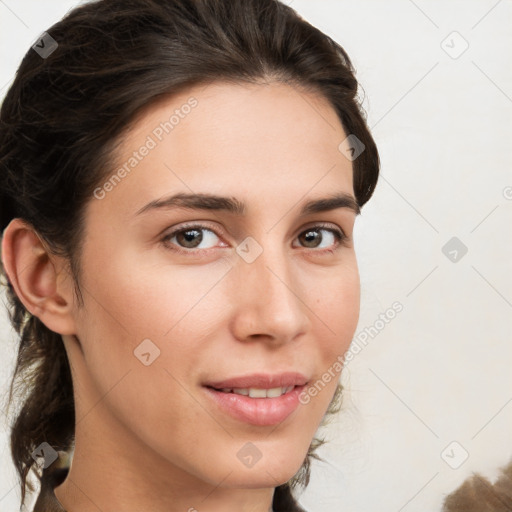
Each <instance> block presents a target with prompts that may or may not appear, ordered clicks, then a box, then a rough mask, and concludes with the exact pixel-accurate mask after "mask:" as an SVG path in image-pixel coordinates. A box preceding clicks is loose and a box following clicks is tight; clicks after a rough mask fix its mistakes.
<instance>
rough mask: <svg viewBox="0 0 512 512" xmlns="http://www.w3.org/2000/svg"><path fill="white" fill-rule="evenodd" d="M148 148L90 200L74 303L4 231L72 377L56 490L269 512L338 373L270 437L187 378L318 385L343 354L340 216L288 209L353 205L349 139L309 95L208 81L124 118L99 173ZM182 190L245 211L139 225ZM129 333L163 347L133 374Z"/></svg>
mask: <svg viewBox="0 0 512 512" xmlns="http://www.w3.org/2000/svg"><path fill="white" fill-rule="evenodd" d="M191 97H194V98H195V99H196V100H197V105H196V106H195V107H194V108H192V109H191V110H190V112H189V113H188V114H187V115H184V116H182V117H180V120H179V123H177V124H176V126H174V128H173V129H172V131H169V133H164V134H161V135H162V137H161V139H162V140H158V138H157V137H156V135H155V132H154V130H155V127H158V126H159V125H160V123H161V122H163V121H165V120H168V119H169V117H170V115H171V114H172V112H173V111H174V110H175V109H180V108H181V107H182V106H183V105H184V104H185V103H187V100H189V99H190V98H191ZM185 110H186V111H188V109H182V110H181V112H182V113H183V112H184V111H185ZM157 133H159V132H157ZM149 135H151V136H152V138H153V139H154V140H155V142H156V146H155V147H154V148H151V149H150V150H149V151H148V152H147V154H146V156H144V157H143V158H141V159H140V161H139V162H138V163H137V165H136V166H135V167H134V168H133V169H132V170H131V172H129V174H126V175H124V176H123V177H122V179H121V180H120V181H119V182H116V184H115V186H112V187H109V186H106V187H105V188H102V190H103V191H104V192H105V193H104V194H103V193H101V194H98V197H100V196H101V195H102V197H101V198H97V197H91V200H90V202H89V203H88V205H87V208H86V217H85V221H86V233H85V240H84V246H83V252H82V254H81V269H82V275H81V281H80V288H81V290H82V294H83V298H84V305H83V307H79V305H78V304H77V301H76V299H75V297H74V294H73V286H72V279H71V277H70V275H69V271H68V266H67V262H66V261H65V260H63V259H62V258H59V257H57V256H55V255H52V254H48V251H47V250H46V248H45V247H44V245H43V244H42V243H41V240H40V239H39V237H38V236H37V235H36V234H35V233H34V232H33V231H32V230H31V229H30V226H27V225H26V224H25V223H24V222H22V221H21V220H20V219H15V220H13V221H12V222H11V224H10V225H9V226H8V228H6V230H5V232H4V239H3V247H2V251H3V252H2V253H3V260H4V265H5V268H6V270H7V273H8V275H9V278H10V280H11V282H12V283H13V285H14V287H15V290H16V292H17V294H18V296H19V297H20V298H21V300H22V301H23V303H24V304H25V306H26V307H27V309H28V310H29V311H31V312H32V313H33V314H35V315H37V316H38V317H39V318H40V319H41V320H42V321H43V322H44V323H45V324H46V325H47V326H48V327H49V328H50V329H52V330H53V331H55V332H58V333H60V334H62V337H63V341H64V344H65V348H66V352H67V354H68V357H69V360H70V363H71V367H72V376H73V382H74V392H75V405H76V417H77V424H76V440H75V441H76V447H75V453H74V459H73V463H72V466H71V469H70V472H69V475H68V477H67V478H66V480H65V481H64V483H63V484H62V485H60V486H59V487H58V488H57V489H56V492H55V494H56V496H57V498H58V500H59V501H60V503H61V504H62V506H63V507H64V508H65V509H66V510H67V511H68V512H98V511H102V512H121V511H122V512H132V511H133V512H135V511H141V510H151V511H153V512H164V511H165V512H178V511H179V512H184V511H189V512H194V511H195V510H196V511H197V512H226V511H233V512H235V511H236V512H267V511H268V510H269V509H270V507H271V503H272V496H273V493H274V488H275V487H276V486H277V485H280V484H282V483H284V482H286V481H288V480H289V479H290V478H291V477H292V476H293V475H294V474H295V473H296V472H297V471H298V469H299V467H300V466H301V464H302V462H303V460H304V457H305V456H306V453H307V450H308V447H309V445H310V443H311V440H312V438H313V436H314V434H315V432H316V430H317V428H318V426H319V423H320V421H321V419H322V417H323V415H324V413H325V411H326V409H327V407H328V405H329V403H330V401H331V399H332V397H333V393H334V391H335V388H336V384H337V379H331V380H330V382H329V383H328V384H326V386H325V389H323V390H322V391H321V392H319V393H318V394H316V396H314V397H312V398H311V400H310V402H309V403H308V404H306V405H302V404H301V405H299V406H298V407H297V409H296V410H294V411H293V413H292V414H290V415H289V416H288V417H287V418H286V419H285V420H284V421H282V422H280V423H279V424H277V425H270V426H269V425H267V426H258V425H254V424H250V423H248V422H244V421H241V420H239V419H236V418H234V417H232V416H230V415H229V414H226V413H225V412H224V411H222V410H221V409H220V408H219V407H218V406H217V404H216V403H214V402H213V401H212V400H211V398H210V397H209V396H208V394H207V393H206V390H205V387H204V386H203V384H204V383H205V382H209V381H213V380H220V379H224V378H228V377H237V376H241V375H246V374H252V373H266V374H278V373H282V372H286V371H297V372H301V373H303V374H304V375H305V376H306V377H307V378H308V381H309V382H315V381H317V380H318V379H321V378H322V375H323V374H325V372H326V371H327V370H328V368H330V367H332V365H333V363H334V362H335V361H336V359H337V358H338V357H339V356H340V355H342V354H344V353H345V352H346V350H347V349H348V347H349V344H350V341H351V339H352V337H353V334H354V331H355V329H356V326H357V321H358V316H359V298H360V296H359V274H358V268H357V262H356V256H355V250H354V244H353V240H352V235H353V228H354V222H355V218H356V213H355V211H354V210H353V209H351V208H349V207H337V208H334V209H330V210H327V211H321V212H317V213H308V214H306V215H302V216H301V215H300V210H301V208H302V206H303V205H304V204H305V203H306V202H308V201H311V200H314V199H319V198H328V197H331V196H333V195H334V194H345V195H346V196H349V197H352V198H353V196H354V191H353V181H352V164H351V162H350V161H349V160H348V159H347V158H345V156H344V155H342V154H341V152H340V151H339V150H338V145H339V144H340V142H341V141H342V140H344V139H345V138H346V134H345V133H344V132H343V129H342V126H341V124H340V122H339V120H338V117H337V115H336V113H335V111H334V110H333V109H332V107H331V106H330V105H329V104H328V103H327V102H326V100H324V99H323V98H321V97H319V96H316V95H314V94H312V93H305V92H304V91H299V90H297V89H295V88H292V87H291V86H290V85H287V84H282V83H271V84H258V85H255V84H252V85H235V84H225V83H217V84H211V85H209V86H207V87H205V86H200V87H194V88H191V89H189V90H187V91H185V92H183V93H180V94H179V95H176V96H173V97H169V98H166V99H164V100H162V101H160V102H159V103H157V104H155V105H153V106H152V107H151V108H150V109H149V110H147V111H146V112H145V113H144V114H143V115H142V116H140V117H139V118H138V119H137V120H136V122H135V123H134V126H133V127H132V129H131V130H130V132H129V133H128V134H127V135H126V136H125V137H124V139H123V142H122V145H121V146H120V147H119V151H118V154H117V163H118V166H116V167H115V168H113V169H112V174H114V173H115V172H116V170H117V169H118V168H119V167H120V166H122V165H123V163H125V162H127V161H128V159H129V158H130V156H132V155H133V152H134V151H139V149H140V148H141V146H143V145H144V144H145V143H147V141H148V136H149ZM142 152H144V151H142ZM139 157H140V153H139ZM109 177H110V176H109ZM107 179H108V178H107ZM101 186H102V184H100V187H101ZM106 189H108V191H106ZM180 192H181V193H186V194H191V193H205V194H206V193H207V194H215V195H221V196H226V197H229V198H236V199H237V200H238V201H240V202H243V203H245V214H244V215H238V214H236V213H233V212H228V211H225V210H208V209H197V208H177V207H173V208H163V207H162V208H153V209H148V210H146V211H145V212H143V213H140V214H137V212H138V211H139V210H141V209H142V208H143V207H144V206H145V205H147V204H148V203H150V202H151V201H155V200H159V199H162V198H164V197H167V196H169V195H172V194H176V193H180ZM185 223H186V225H185ZM190 223H192V224H193V225H194V226H195V230H199V233H198V234H196V238H195V239H194V238H193V237H192V236H190V235H189V239H188V240H189V241H188V245H185V244H186V243H187V241H186V240H185V239H184V237H183V235H178V236H176V235H174V236H171V231H173V230H174V229H175V228H180V229H183V231H182V232H181V233H183V232H187V229H188V230H190ZM197 224H201V225H202V227H198V226H197ZM318 224H322V225H321V226H319V227H318ZM185 228H187V229H185ZM312 228H315V229H314V231H316V236H317V238H313V237H312V236H311V237H309V238H306V235H305V233H308V232H309V231H310V230H311V229H312ZM333 229H334V230H341V231H342V232H343V234H344V235H345V236H346V240H345V241H342V242H338V241H337V239H336V236H335V235H333V232H332V231H331V230H333ZM192 234H193V233H192ZM201 234H202V241H200V240H201V239H200V236H201ZM313 234H315V233H313ZM249 236H250V237H252V239H253V240H254V241H256V243H257V245H254V244H253V245H249V246H247V247H249V253H251V254H255V253H254V252H253V251H257V250H258V246H259V247H260V248H261V249H262V252H261V254H259V255H258V256H257V257H256V258H255V259H254V261H252V262H250V263H249V262H247V261H246V260H245V259H244V258H243V257H242V256H241V254H242V253H239V252H237V251H236V248H237V246H239V245H240V244H242V242H244V240H246V238H247V237H249ZM164 237H167V238H166V240H163V239H164ZM193 241H195V243H197V242H199V241H200V243H197V247H194V246H193V243H194V242H193ZM251 243H252V242H251ZM180 249H181V251H182V252H178V251H179V250H180ZM202 249H204V250H202ZM329 249H332V251H331V252H329ZM201 250H202V251H201ZM199 251H201V252H199ZM145 339H149V340H151V343H152V344H153V345H154V347H157V348H158V350H159V351H160V353H159V355H158V357H155V354H156V352H155V351H154V350H155V349H154V348H153V345H151V344H150V345H147V347H149V349H148V350H149V351H150V356H144V357H146V359H148V357H149V359H151V362H150V364H148V365H146V364H143V363H142V362H141V360H140V359H139V358H138V357H136V355H135V354H134V350H135V351H136V349H137V347H138V346H139V345H140V344H141V342H142V341H143V340H145ZM146 343H147V342H146ZM146 352H147V350H146ZM153 358H154V359H153ZM248 442H251V443H253V444H254V445H255V446H256V447H257V449H258V450H259V453H260V454H261V459H260V460H259V461H258V462H257V463H256V464H254V465H253V466H252V467H248V466H247V465H245V464H244V463H242V461H241V459H240V457H239V456H237V454H238V453H239V451H240V450H241V449H242V448H243V447H244V446H246V444H247V443H248Z"/></svg>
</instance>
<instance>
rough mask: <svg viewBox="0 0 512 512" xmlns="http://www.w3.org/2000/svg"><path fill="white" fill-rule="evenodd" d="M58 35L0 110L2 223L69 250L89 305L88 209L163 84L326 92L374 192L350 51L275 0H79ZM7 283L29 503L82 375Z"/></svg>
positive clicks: (20, 76)
mask: <svg viewBox="0 0 512 512" xmlns="http://www.w3.org/2000/svg"><path fill="white" fill-rule="evenodd" d="M48 34H49V36H50V37H51V38H52V39H53V40H55V42H56V43H57V45H58V46H57V47H56V48H55V49H54V50H53V51H52V52H51V53H50V54H49V55H46V56H41V55H40V53H38V52H37V51H35V50H34V49H29V50H28V52H27V53H26V55H25V56H24V58H23V60H22V62H21V64H20V66H19V69H18V71H17V75H16V78H15V80H14V82H13V84H12V85H11V87H10V88H9V90H8V92H7V94H6V96H5V99H4V101H3V104H2V108H1V111H0V230H1V231H3V229H4V228H5V227H6V226H7V225H8V223H9V222H10V220H11V219H13V218H16V217H20V218H22V219H24V220H25V221H27V222H28V223H29V224H30V225H31V226H32V227H33V228H34V229H35V230H36V231H37V233H38V234H39V235H40V237H41V239H42V240H43V241H44V242H45V243H46V244H47V245H48V248H49V249H50V250H51V251H52V252H54V253H55V254H59V255H62V256H65V257H66V258H68V260H69V262H70V267H71V271H72V274H73V278H74V281H75V291H76V295H77V299H78V301H79V303H80V301H81V292H80V285H79V283H80V252H81V251H80V248H81V241H82V240H83V238H82V237H83V233H84V206H85V205H86V203H87V202H88V201H90V200H91V198H92V195H93V190H94V189H95V187H97V186H98V184H101V183H102V181H104V179H105V177H106V176H108V175H109V174H110V173H111V169H112V165H113V163H114V160H113V157H114V154H115V151H114V150H115V148H116V145H117V144H118V143H119V141H120V138H121V137H122V134H123V132H124V131H125V130H126V129H127V127H128V126H129V125H130V123H132V122H133V121H134V119H135V117H136V115H138V114H140V113H141V112H143V111H144V109H145V108H147V107H148V106H150V105H151V104H152V103H154V102H155V101H157V100H158V99H159V98H162V97H163V96H164V95H169V94H174V93H177V92H180V91H183V90H186V89H187V88H188V87H190V86H193V85H198V84H202V83H204V84H206V83H211V82H215V81H231V82H234V83H239V82H244V81H245V82H253V83H258V82H260V81H269V80H270V81H281V82H286V83H289V84H291V85H294V86H296V87H299V88H302V89H303V90H306V91H312V92H315V93H318V94H320V95H321V96H323V97H324V98H326V99H327V100H328V101H329V102H330V104H331V105H332V107H333V108H334V109H335V111H336V112H337V114H338V116H339V119H340V121H341V123H342V125H343V128H344V130H345V132H346V134H347V135H348V134H353V135H355V136H356V137H357V139H359V140H360V141H361V142H362V144H364V151H363V152H362V153H361V154H360V155H359V156H358V158H357V159H355V160H354V161H353V182H354V193H355V197H356V200H357V202H358V204H359V205H360V206H362V205H364V204H365V203H366V202H367V201H368V199H369V198H370V197H371V195H372V194H373V191H374V189H375V186H376V183H377V178H378V174H379V156H378V152H377V148H376V145H375V142H374V140H373V138H372V136H371V134H370V132H369V130H368V128H367V124H366V121H365V115H364V112H363V110H362V108H361V105H360V100H359V96H358V82H357V80H356V78H355V76H354V69H353V67H352V64H351V62H350V60H349V57H348V56H347V54H346V52H345V51H344V49H343V48H342V47H341V46H340V45H339V44H337V43H336V42H334V41H333V40H332V39H331V38H330V37H328V36H327V35H325V34H324V33H322V32H321V31H320V30H318V29H317V28H315V27H313V26H312V25H310V24H309V23H308V22H306V21H305V20H304V19H302V18H301V17H300V16H299V15H298V14H297V13H296V12H295V11H294V10H293V9H291V8H290V7H288V6H286V5H284V4H282V3H280V2H279V1H277V0H99V1H95V2H89V3H85V4H82V5H80V6H78V7H76V8H75V9H73V10H72V11H70V12H69V13H68V14H67V15H66V16H65V17H64V18H63V19H62V20H61V21H60V22H58V23H56V24H55V25H53V26H52V27H51V28H49V29H48ZM48 41H51V40H49V39H48V38H47V43H48ZM46 48H48V46H46ZM340 142H341V141H340ZM2 273H4V272H3V269H2ZM6 285H7V296H8V300H9V308H10V316H11V321H12V324H13V326H14V328H15V329H16V331H17V333H19V335H20V345H19V352H18V356H17V362H16V368H15V373H14V377H13V379H12V382H11V388H10V393H9V403H10V404H12V403H13V402H14V400H16V401H18V402H19V403H21V404H22V406H21V408H20V411H19V413H18V414H17V416H16V418H15V421H14V422H13V426H12V433H11V452H12V457H13V460H14V464H15V466H16V469H17V472H18V473H19V476H20V478H21V491H22V502H24V500H25V493H26V487H27V486H28V488H29V489H30V491H33V490H34V489H33V488H32V486H31V485H30V482H29V481H27V476H28V474H29V472H30V470H31V468H32V467H33V466H34V459H33V458H32V456H31V454H32V452H33V450H34V448H35V447H37V446H38V445H39V444H40V443H41V442H43V441H46V442H47V443H49V444H50V445H51V446H52V447H54V448H55V449H56V450H63V451H66V450H69V449H70V447H71V445H72V442H73V436H74V422H75V411H74V400H73V383H72V378H71V372H70V367H69V361H68V359H67V355H66V352H65V349H64V345H63V343H62V339H61V336H60V335H59V334H57V333H54V332H52V331H50V330H49V329H48V328H47V327H46V326H45V325H44V324H43V323H42V322H41V321H40V320H39V319H38V318H37V317H36V316H33V315H31V314H30V313H29V312H28V311H27V310H26V309H25V308H24V306H23V304H22V303H21V301H20V300H19V298H18V297H17V296H16V294H15V292H14V290H13V287H12V285H11V283H10V282H9V281H8V279H6ZM340 392H341V387H340V386H338V389H337V392H336V394H335V398H334V399H333V401H332V402H331V407H330V409H329V411H328V412H334V411H335V410H337V407H336V406H335V405H336V403H338V402H339V397H340V396H341V393H340ZM321 443H322V441H320V440H318V439H314V440H313V442H312V444H311V447H310V450H309V453H308V456H307V457H306V460H305V461H304V464H303V465H302V467H301V469H300V470H299V472H298V473H297V475H295V477H294V478H293V479H292V480H291V481H290V482H288V483H287V484H284V485H281V486H279V487H278V488H276V492H275V496H274V507H275V510H276V511H279V512H281V511H284V510H299V509H298V506H297V505H294V503H295V502H294V500H293V498H292V495H291V489H293V488H294V487H295V486H296V485H298V484H300V485H302V486H303V487H305V486H306V485H307V484H308V482H309V468H310V457H315V454H314V453H313V452H314V450H315V449H316V447H317V446H318V445H319V444H321ZM50 470H51V466H50V468H48V470H45V471H44V472H43V476H42V481H41V483H42V486H43V488H42V491H43V490H44V483H45V481H49V476H48V475H49V474H50ZM38 477H39V475H38Z"/></svg>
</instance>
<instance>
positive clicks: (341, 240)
mask: <svg viewBox="0 0 512 512" xmlns="http://www.w3.org/2000/svg"><path fill="white" fill-rule="evenodd" d="M194 229H196V230H198V231H200V230H206V231H210V232H212V233H214V234H215V236H217V237H219V238H221V236H220V235H219V234H218V233H217V232H216V231H215V230H214V229H212V228H211V227H210V226H206V225H203V224H190V225H186V226H181V227H180V228H179V229H175V230H174V231H172V232H170V233H167V234H166V235H165V236H164V237H163V238H162V239H161V243H162V244H163V245H164V246H165V247H166V248H169V249H171V250H172V251H175V252H177V253H179V254H186V255H189V256H190V255H199V254H203V253H205V252H208V251H210V250H212V249H213V247H210V248H208V249H184V248H180V247H179V246H177V245H175V244H173V243H172V244H171V243H170V242H169V240H171V239H172V238H173V237H174V236H175V235H177V234H178V233H183V232H186V231H192V230H194ZM308 231H329V232H331V233H332V234H333V235H334V237H335V238H336V243H335V247H334V248H330V249H311V250H312V251H314V252H316V253H319V254H325V255H327V254H332V253H334V252H335V251H337V250H339V249H341V248H342V247H343V246H345V245H346V242H347V241H348V237H347V236H346V235H345V233H344V232H343V231H342V230H341V229H338V228H333V227H332V226H331V225H325V224H322V223H320V224H316V225H314V226H311V227H308V228H306V229H305V230H304V231H301V232H300V233H299V236H300V235H302V234H304V233H306V232H308ZM304 249H307V247H304Z"/></svg>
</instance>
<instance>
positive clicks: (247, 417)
mask: <svg viewBox="0 0 512 512" xmlns="http://www.w3.org/2000/svg"><path fill="white" fill-rule="evenodd" d="M304 388H305V386H295V387H294V388H293V389H292V390H291V391H290V392H288V393H285V394H284V395H281V396H278V397H274V398H250V397H249V396H245V395H237V394H235V393H224V392H223V391H217V390H216V389H213V388H208V387H205V388H204V389H205V390H206V392H207V393H208V395H209V396H210V397H211V398H212V399H213V400H214V401H215V402H216V403H217V404H218V405H219V407H220V408H221V409H222V410H223V411H224V412H226V413H227V414H229V415H231V416H232V417H233V418H235V419H237V420H240V421H243V422H245V423H251V424H252V425H258V426H268V425H276V424H278V423H281V422H282V421H284V420H285V419H286V418H287V417H288V416H290V414H291V413H292V412H293V411H295V409H297V407H298V406H299V403H300V402H299V395H300V393H301V391H302V390H303V389H304Z"/></svg>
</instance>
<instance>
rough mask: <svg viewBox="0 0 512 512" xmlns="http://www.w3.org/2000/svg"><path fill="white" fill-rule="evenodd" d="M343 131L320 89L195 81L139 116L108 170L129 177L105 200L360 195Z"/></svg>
mask: <svg viewBox="0 0 512 512" xmlns="http://www.w3.org/2000/svg"><path fill="white" fill-rule="evenodd" d="M345 137H346V135H345V134H344V131H343V128H342V126H341V123H340V121H339V118H338V116H337V114H336V112H335V110H334V109H333V108H332V106H331V105H330V104H329V102H328V101H327V100H326V99H325V98H323V97H322V96H320V95H318V94H313V93H307V92H305V91H304V90H301V89H297V88H296V87H292V86H290V85H288V84H284V83H278V82H277V83H276V82H274V83H270V84H238V83H237V84H233V83H214V84H209V85H200V86H195V87H192V88H190V89H187V90H186V91H183V92H181V93H179V94H175V95H173V96H168V97H162V98H161V99H160V100H159V101H158V102H155V103H154V104H152V105H151V106H150V107H149V108H147V109H146V110H145V111H144V112H143V113H141V114H140V115H139V116H138V117H137V118H136V119H135V120H134V122H133V123H132V125H131V126H130V128H129V130H127V131H126V133H125V134H124V137H123V139H122V142H121V144H120V145H119V147H118V151H117V154H116V165H115V166H114V167H113V168H112V173H111V175H110V177H112V176H113V175H115V174H116V173H117V174H121V175H122V177H121V179H120V180H119V179H115V180H114V181H116V182H117V183H116V184H115V186H113V187H108V188H109V189H110V190H109V194H108V197H106V198H105V199H108V202H111V203H112V202H114V201H118V202H119V207H122V205H123V204H124V205H129V204H133V208H136V207H137V205H139V204H141V203H142V202H143V201H144V200H145V201H150V200H152V199H155V198H157V197H159V196H162V195H165V194H167V193H171V192H176V191H178V192H179V191H183V192H211V193H216V192H220V191H222V192H223V193H224V194H232V195H234V196H238V195H239V194H242V195H250V194H251V193H253V194H255V195H256V196H258V197H259V199H262V194H263V195H266V196H269V195H270V196H272V197H269V201H271V200H275V199H281V200H282V199H283V194H289V195H291V196H293V197H295V199H298V197H297V194H299V196H300V195H304V194H306V193H307V192H308V190H309V189H312V188H316V189H318V192H320V189H321V191H323V192H325V191H329V190H330V189H332V188H333V187H336V189H337V190H339V189H343V190H345V191H347V192H352V165H351V162H350V161H349V160H348V159H347V158H345V157H344V156H343V155H342V154H341V152H340V151H339V149H338V146H339V144H340V142H341V141H342V140H344V138H345ZM120 170H123V171H122V172H119V171H120ZM108 179H109V177H107V180H108ZM275 194H278V195H277V196H276V195H275ZM105 202H107V201H105ZM133 208H132V209H133Z"/></svg>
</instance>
